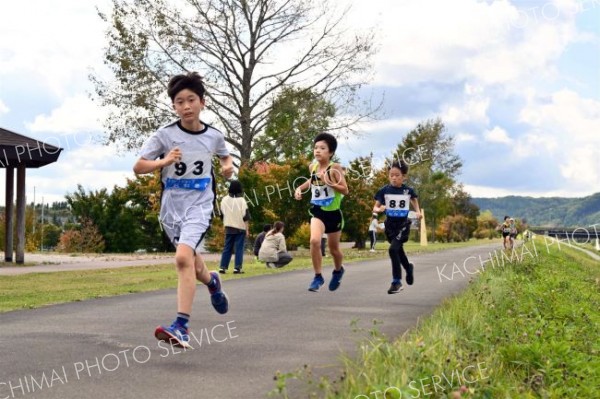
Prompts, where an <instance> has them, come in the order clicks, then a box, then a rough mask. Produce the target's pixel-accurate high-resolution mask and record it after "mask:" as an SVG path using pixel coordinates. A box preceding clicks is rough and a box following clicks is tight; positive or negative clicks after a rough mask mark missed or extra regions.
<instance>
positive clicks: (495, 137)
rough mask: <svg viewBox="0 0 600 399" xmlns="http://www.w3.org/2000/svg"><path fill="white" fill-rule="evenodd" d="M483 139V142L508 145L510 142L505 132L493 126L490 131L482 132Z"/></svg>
mask: <svg viewBox="0 0 600 399" xmlns="http://www.w3.org/2000/svg"><path fill="white" fill-rule="evenodd" d="M483 138H484V139H485V141H489V142H492V143H502V144H510V143H511V142H512V140H511V138H510V137H508V133H506V130H504V129H502V128H501V127H499V126H494V128H493V129H492V130H486V131H485V132H483Z"/></svg>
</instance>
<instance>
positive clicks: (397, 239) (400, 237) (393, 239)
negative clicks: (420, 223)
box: [385, 221, 410, 280]
mask: <svg viewBox="0 0 600 399" xmlns="http://www.w3.org/2000/svg"><path fill="white" fill-rule="evenodd" d="M409 234H410V222H408V221H406V222H399V223H392V222H386V224H385V236H386V237H387V240H388V242H389V243H390V248H389V249H388V253H389V255H390V259H391V261H392V278H393V279H394V280H401V279H402V269H401V268H400V265H402V267H404V270H407V271H408V268H409V265H410V263H409V261H408V258H407V257H406V252H404V243H405V242H406V241H408V236H409Z"/></svg>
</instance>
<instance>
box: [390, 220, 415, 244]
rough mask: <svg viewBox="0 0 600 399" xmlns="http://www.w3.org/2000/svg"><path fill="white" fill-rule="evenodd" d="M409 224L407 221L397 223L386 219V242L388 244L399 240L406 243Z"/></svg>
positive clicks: (408, 234)
mask: <svg viewBox="0 0 600 399" xmlns="http://www.w3.org/2000/svg"><path fill="white" fill-rule="evenodd" d="M411 223H412V222H411V221H410V220H408V219H405V220H399V221H391V220H389V219H387V220H386V221H385V237H386V238H387V241H388V242H389V243H391V242H392V241H393V240H399V241H400V242H402V243H404V242H406V241H408V237H409V236H410V225H411Z"/></svg>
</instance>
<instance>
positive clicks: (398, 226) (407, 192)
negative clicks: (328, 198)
mask: <svg viewBox="0 0 600 399" xmlns="http://www.w3.org/2000/svg"><path fill="white" fill-rule="evenodd" d="M407 174H408V165H407V164H406V163H404V162H403V161H400V163H398V162H394V163H392V166H390V168H389V172H388V178H389V180H390V184H388V185H386V186H384V187H382V188H381V189H379V191H377V194H375V205H374V206H373V212H375V213H380V212H385V215H386V219H385V236H386V238H387V240H388V242H389V243H390V248H389V250H388V252H389V255H390V259H391V261H392V284H391V285H390V288H389V289H388V294H395V293H397V292H399V291H401V290H402V269H401V268H400V265H402V267H404V270H406V283H407V284H408V285H412V284H413V282H414V279H415V278H414V275H413V269H414V265H413V264H412V263H410V262H409V261H408V258H407V257H406V253H405V252H404V243H405V242H406V241H408V236H409V233H410V221H409V220H408V210H409V204H412V206H413V208H414V210H415V212H416V214H417V218H418V219H420V218H421V209H420V208H419V201H418V197H417V194H416V193H415V190H413V189H412V187H408V186H406V185H405V184H404V180H405V179H406V177H407Z"/></svg>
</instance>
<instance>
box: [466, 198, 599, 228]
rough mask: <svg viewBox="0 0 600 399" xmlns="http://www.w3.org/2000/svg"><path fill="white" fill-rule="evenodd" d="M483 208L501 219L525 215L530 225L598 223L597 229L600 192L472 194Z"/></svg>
mask: <svg viewBox="0 0 600 399" xmlns="http://www.w3.org/2000/svg"><path fill="white" fill-rule="evenodd" d="M473 202H474V203H475V204H477V206H479V209H480V210H481V211H482V212H483V211H485V210H490V211H492V214H493V215H494V216H495V217H496V218H497V219H498V220H502V218H504V216H505V215H509V216H512V217H514V218H519V219H526V220H527V223H528V224H529V225H530V226H545V227H587V226H590V225H592V224H598V226H596V229H598V231H600V193H596V194H593V195H590V196H588V197H583V198H561V197H549V198H533V197H519V196H513V195H511V196H508V197H501V198H473Z"/></svg>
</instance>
